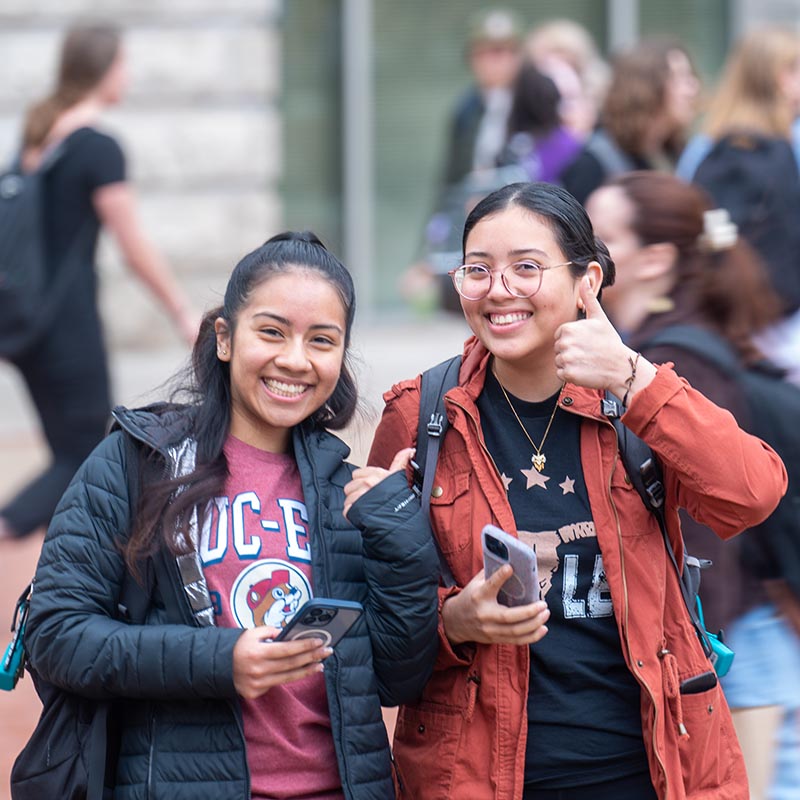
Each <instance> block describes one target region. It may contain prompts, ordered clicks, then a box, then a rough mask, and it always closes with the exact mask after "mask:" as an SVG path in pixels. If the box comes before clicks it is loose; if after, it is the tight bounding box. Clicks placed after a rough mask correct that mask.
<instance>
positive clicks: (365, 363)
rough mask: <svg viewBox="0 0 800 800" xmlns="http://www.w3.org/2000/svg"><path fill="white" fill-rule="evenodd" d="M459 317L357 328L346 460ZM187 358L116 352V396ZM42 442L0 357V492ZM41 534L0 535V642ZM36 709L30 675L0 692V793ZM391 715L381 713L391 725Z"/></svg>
mask: <svg viewBox="0 0 800 800" xmlns="http://www.w3.org/2000/svg"><path fill="white" fill-rule="evenodd" d="M466 332H467V331H466V328H465V327H464V325H463V323H462V322H461V321H460V320H458V319H454V318H450V317H442V318H435V319H431V320H424V321H421V322H418V323H414V322H403V323H398V324H382V325H381V326H370V327H369V329H367V328H363V329H361V328H358V327H357V328H356V331H355V333H354V336H353V342H354V356H355V359H354V361H355V364H354V369H355V373H356V375H357V377H358V381H359V386H360V388H361V395H362V398H363V406H364V409H363V413H361V414H360V415H359V417H358V419H357V420H356V423H355V424H354V425H353V426H351V428H350V429H349V430H347V431H345V433H344V434H343V438H344V439H345V440H346V441H348V443H349V444H350V445H351V447H352V449H353V455H352V460H353V461H354V462H355V463H363V461H364V458H365V455H366V453H367V450H368V448H369V443H370V440H371V436H372V431H373V430H374V426H375V424H376V422H377V420H378V418H379V416H380V411H381V409H382V401H381V392H382V391H384V390H385V389H388V388H389V386H390V385H391V384H392V383H393V382H395V381H397V380H400V379H402V378H407V377H413V376H414V375H415V374H416V373H417V372H419V371H420V370H421V369H424V368H425V367H427V366H430V365H432V364H435V363H437V362H438V361H440V360H442V359H443V358H446V357H447V356H449V355H453V354H455V353H456V352H458V351H459V349H460V344H461V342H462V340H463V339H464V337H465V335H466ZM185 359H186V353H185V352H184V351H183V350H180V349H165V350H161V351H158V352H122V353H117V354H116V356H115V360H114V368H113V374H114V382H115V386H116V396H117V397H118V398H119V401H120V402H123V403H125V404H127V405H140V404H142V403H144V402H146V401H148V400H150V399H155V398H156V397H159V396H163V392H162V393H161V394H160V393H159V392H158V391H154V387H157V386H158V385H159V384H161V383H163V382H164V381H165V380H166V379H167V378H169V377H170V376H171V375H172V374H173V373H174V372H175V371H176V370H177V369H178V368H179V367H180V366H182V364H183V363H184V361H185ZM45 461H46V453H45V449H44V444H43V442H42V440H41V438H40V435H39V433H38V430H37V427H36V422H35V419H34V416H33V414H32V413H31V410H30V408H29V406H28V402H27V398H26V396H25V392H24V388H23V387H22V385H21V383H20V382H19V380H18V379H17V376H16V374H15V373H14V372H13V370H12V369H11V368H9V367H8V366H6V365H4V364H2V363H0V476H2V479H1V480H0V499H4V498H6V497H8V496H10V495H11V494H12V492H13V491H14V489H15V487H17V486H19V485H21V484H23V483H24V482H25V480H26V479H28V478H29V477H30V476H31V475H33V474H35V472H36V471H37V470H38V469H40V468H41V466H42V465H43V464H44V463H45ZM41 541H42V540H41V537H39V536H35V537H31V538H30V539H28V540H26V541H24V542H21V543H17V542H14V543H8V542H2V543H0V645H1V646H2V648H3V649H4V648H5V645H6V644H7V643H8V638H9V633H8V626H9V625H10V621H11V614H12V611H13V605H14V602H15V601H16V598H17V597H18V595H19V593H20V591H21V590H22V588H23V587H24V586H25V584H26V583H27V581H28V580H29V578H30V576H31V575H32V574H33V570H34V568H35V565H36V559H37V557H38V553H39V549H40V547H41ZM38 713H39V702H38V699H37V697H36V694H35V692H34V691H33V686H32V684H31V681H30V678H25V679H23V680H22V681H21V683H20V684H19V685H18V686H17V688H16V689H15V690H14V691H13V692H10V693H8V692H0V800H10V799H9V793H8V779H9V772H10V769H11V765H12V763H13V761H14V758H15V756H16V754H17V753H18V752H19V750H20V748H21V747H22V745H23V744H24V743H25V741H26V739H27V737H28V735H29V734H30V731H31V730H32V729H33V726H34V724H35V723H36V719H37V717H38ZM392 719H393V718H392V715H389V716H388V717H387V724H388V725H389V726H390V727H391V724H392Z"/></svg>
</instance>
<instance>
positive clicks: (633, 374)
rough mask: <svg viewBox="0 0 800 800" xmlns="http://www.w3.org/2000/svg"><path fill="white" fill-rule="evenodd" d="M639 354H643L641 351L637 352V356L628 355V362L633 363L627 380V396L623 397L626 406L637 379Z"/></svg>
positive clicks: (623, 403)
mask: <svg viewBox="0 0 800 800" xmlns="http://www.w3.org/2000/svg"><path fill="white" fill-rule="evenodd" d="M639 356H641V353H637V354H636V358H634V357H633V356H628V363H629V364H630V365H631V375H630V377H629V378H628V380H626V381H625V397H623V398H622V405H623V406H624V407H625V408H627V407H628V396H629V395H630V393H631V389H632V388H633V382H634V381H635V380H636V367H637V366H638V365H639Z"/></svg>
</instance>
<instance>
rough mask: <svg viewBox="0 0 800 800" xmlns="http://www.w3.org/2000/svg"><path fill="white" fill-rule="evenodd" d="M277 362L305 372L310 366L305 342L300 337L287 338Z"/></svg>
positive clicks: (284, 366)
mask: <svg viewBox="0 0 800 800" xmlns="http://www.w3.org/2000/svg"><path fill="white" fill-rule="evenodd" d="M275 362H276V363H277V364H278V365H279V366H280V367H282V368H284V369H287V370H290V371H292V372H304V371H305V370H307V369H308V367H309V360H308V354H307V353H306V348H305V344H304V342H303V341H302V339H300V338H290V339H287V340H286V342H285V344H284V346H283V347H282V348H281V351H280V353H279V354H278V356H277V357H276V358H275Z"/></svg>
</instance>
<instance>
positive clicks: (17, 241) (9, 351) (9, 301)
mask: <svg viewBox="0 0 800 800" xmlns="http://www.w3.org/2000/svg"><path fill="white" fill-rule="evenodd" d="M87 132H88V129H86V128H84V129H81V130H78V131H76V132H75V133H73V134H72V135H70V136H68V137H66V138H65V139H64V140H62V141H61V142H60V143H59V144H57V145H56V146H55V147H53V148H52V149H51V150H50V151H49V152H47V153H46V155H45V156H44V158H43V160H42V163H41V164H40V165H39V167H38V168H37V169H36V170H34V171H33V172H25V171H24V170H23V169H22V151H20V153H19V155H18V156H17V157H16V158H15V159H14V161H13V162H12V163H11V165H10V166H9V167H8V168H7V169H6V170H5V171H3V172H2V173H0V358H8V359H12V360H13V359H14V358H15V357H16V356H18V355H20V354H22V353H23V352H24V351H25V350H26V349H27V348H28V347H30V345H32V344H33V343H34V342H35V341H36V339H37V338H38V336H39V335H40V334H41V333H42V332H43V330H44V329H45V328H46V327H47V325H48V324H49V323H50V322H51V320H52V317H53V315H54V313H55V312H56V310H57V307H58V304H59V302H60V301H61V299H62V297H63V296H64V292H65V290H66V288H67V287H68V286H69V284H70V283H71V282H72V280H73V278H74V277H75V276H76V275H77V274H78V271H79V269H80V266H81V261H80V259H78V258H76V254H77V253H78V252H79V251H78V249H77V248H78V247H80V244H81V243H82V242H83V241H84V240H85V237H86V231H88V226H85V230H84V231H81V232H79V233H78V235H76V237H75V240H74V241H73V243H72V244H71V246H70V248H69V250H68V252H67V253H65V254H64V255H63V256H62V257H61V259H60V263H59V269H58V270H57V271H56V277H55V278H54V279H53V280H52V281H51V280H49V278H48V265H47V253H46V248H45V240H44V236H45V226H44V207H45V204H44V185H45V180H46V177H47V175H48V174H49V172H50V171H51V170H52V169H53V167H54V166H55V165H56V164H57V163H58V161H59V160H60V159H61V158H62V157H63V155H64V154H65V153H66V152H67V150H68V149H69V148H70V147H72V146H73V145H74V143H75V142H76V141H77V140H79V139H80V138H81V137H82V135H83V134H85V133H87Z"/></svg>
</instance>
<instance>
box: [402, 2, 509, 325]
mask: <svg viewBox="0 0 800 800" xmlns="http://www.w3.org/2000/svg"><path fill="white" fill-rule="evenodd" d="M521 31H522V29H521V26H520V24H519V21H518V20H517V17H516V16H515V15H514V14H513V12H511V11H509V10H508V9H505V8H490V9H488V10H483V11H480V12H478V13H477V14H475V15H473V16H472V17H471V18H470V20H469V30H468V40H467V60H468V63H469V68H470V72H471V74H472V80H473V84H472V86H470V87H469V88H468V89H467V90H466V91H465V92H464V93H463V94H462V95H461V97H460V98H459V99H458V101H457V102H456V105H455V108H454V109H453V111H452V113H451V114H450V119H449V122H448V131H447V136H446V142H445V156H444V168H443V171H442V175H441V178H440V180H439V186H438V189H437V193H436V197H435V199H434V204H433V212H432V213H431V214H430V216H429V218H428V220H427V222H426V224H425V228H424V231H423V234H422V237H421V239H422V240H421V242H420V244H419V253H418V255H417V257H416V259H415V261H414V263H413V264H411V266H410V267H409V268H408V269H407V270H406V271H405V272H404V273H403V275H402V276H401V278H400V281H399V287H398V288H399V291H400V294H401V295H403V297H405V298H406V299H407V300H408V301H409V302H410V303H411V304H412V305H414V306H416V307H417V308H419V309H420V310H422V311H429V310H430V309H431V307H435V306H439V305H440V306H441V307H442V308H443V309H444V310H446V311H452V312H455V313H460V312H461V309H460V307H459V306H458V303H457V302H455V301H454V300H453V298H452V292H450V291H449V289H450V279H449V278H448V276H447V270H449V269H450V268H451V267H452V266H453V265H454V264H455V263H456V262H457V261H458V250H459V237H460V233H461V227H462V226H463V224H464V220H465V219H466V217H467V214H469V212H470V210H471V209H472V208H473V207H474V205H475V204H476V203H477V202H478V201H479V200H481V199H482V198H483V197H485V196H486V195H487V194H489V192H491V191H493V190H495V189H497V188H499V187H500V186H504V185H505V184H507V183H513V182H515V181H521V180H525V171H524V170H523V169H522V168H521V167H518V166H516V165H509V166H505V167H501V168H498V166H497V162H498V157H499V156H500V154H501V152H502V151H503V148H504V147H505V145H506V142H507V140H508V121H509V116H510V114H511V107H512V104H513V100H514V85H515V82H516V79H517V75H518V73H519V70H520V66H521V63H522V49H521V45H522V34H521Z"/></svg>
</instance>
